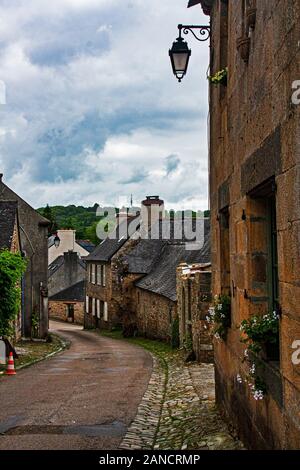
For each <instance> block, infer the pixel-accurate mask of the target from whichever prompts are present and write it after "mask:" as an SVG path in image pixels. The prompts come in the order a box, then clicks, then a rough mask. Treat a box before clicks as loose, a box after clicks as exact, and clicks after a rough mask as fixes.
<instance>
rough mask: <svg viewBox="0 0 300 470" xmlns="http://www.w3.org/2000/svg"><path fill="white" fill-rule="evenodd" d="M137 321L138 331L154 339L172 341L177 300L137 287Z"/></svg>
mask: <svg viewBox="0 0 300 470" xmlns="http://www.w3.org/2000/svg"><path fill="white" fill-rule="evenodd" d="M135 295H136V322H137V329H138V333H139V334H141V335H143V336H145V337H147V338H152V339H160V340H164V341H167V342H170V341H171V335H172V321H173V320H174V319H175V318H176V315H177V313H176V310H177V309H176V302H173V301H172V300H170V299H167V298H166V297H163V296H162V295H157V294H154V293H152V292H150V291H146V290H144V289H140V288H136V289H135Z"/></svg>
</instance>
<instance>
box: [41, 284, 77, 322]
mask: <svg viewBox="0 0 300 470" xmlns="http://www.w3.org/2000/svg"><path fill="white" fill-rule="evenodd" d="M49 317H50V318H52V319H54V320H60V321H65V322H69V323H75V324H77V325H83V324H84V281H80V282H77V283H76V284H73V285H71V286H70V287H68V288H66V289H63V290H61V291H59V292H58V293H56V294H55V295H53V296H51V297H50V298H49Z"/></svg>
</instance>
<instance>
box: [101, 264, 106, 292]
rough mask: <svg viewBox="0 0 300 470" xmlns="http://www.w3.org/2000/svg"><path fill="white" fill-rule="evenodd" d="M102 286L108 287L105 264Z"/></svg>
mask: <svg viewBox="0 0 300 470" xmlns="http://www.w3.org/2000/svg"><path fill="white" fill-rule="evenodd" d="M102 286H103V287H105V286H106V266H105V264H103V266H102Z"/></svg>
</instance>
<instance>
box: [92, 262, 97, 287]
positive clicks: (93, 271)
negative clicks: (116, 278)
mask: <svg viewBox="0 0 300 470" xmlns="http://www.w3.org/2000/svg"><path fill="white" fill-rule="evenodd" d="M95 278H96V265H95V264H92V284H95Z"/></svg>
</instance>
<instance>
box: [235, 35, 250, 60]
mask: <svg viewBox="0 0 300 470" xmlns="http://www.w3.org/2000/svg"><path fill="white" fill-rule="evenodd" d="M236 46H237V50H238V51H239V54H240V56H241V58H242V59H243V61H244V62H248V60H249V54H250V38H247V37H245V36H242V37H241V38H239V39H238V40H237V43H236Z"/></svg>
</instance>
